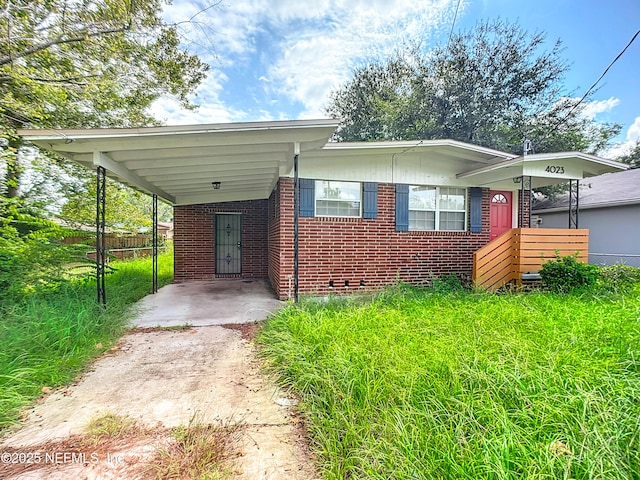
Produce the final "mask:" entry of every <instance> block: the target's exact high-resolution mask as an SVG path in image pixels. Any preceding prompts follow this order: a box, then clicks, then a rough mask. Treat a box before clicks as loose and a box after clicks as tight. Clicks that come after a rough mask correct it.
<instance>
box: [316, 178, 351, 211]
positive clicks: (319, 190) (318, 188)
mask: <svg viewBox="0 0 640 480" xmlns="http://www.w3.org/2000/svg"><path fill="white" fill-rule="evenodd" d="M324 182H327V183H328V184H329V186H331V184H332V183H351V184H354V185H358V195H359V197H358V199H357V200H351V199H338V198H326V197H321V196H320V195H319V193H322V191H323V189H322V184H323V183H324ZM363 196H364V195H363V193H362V182H352V181H345V180H316V181H315V185H314V199H313V211H314V216H316V217H325V218H326V217H330V218H362V209H363ZM318 200H321V201H324V202H349V201H351V202H356V201H357V202H358V214H357V215H327V214H319V213H318Z"/></svg>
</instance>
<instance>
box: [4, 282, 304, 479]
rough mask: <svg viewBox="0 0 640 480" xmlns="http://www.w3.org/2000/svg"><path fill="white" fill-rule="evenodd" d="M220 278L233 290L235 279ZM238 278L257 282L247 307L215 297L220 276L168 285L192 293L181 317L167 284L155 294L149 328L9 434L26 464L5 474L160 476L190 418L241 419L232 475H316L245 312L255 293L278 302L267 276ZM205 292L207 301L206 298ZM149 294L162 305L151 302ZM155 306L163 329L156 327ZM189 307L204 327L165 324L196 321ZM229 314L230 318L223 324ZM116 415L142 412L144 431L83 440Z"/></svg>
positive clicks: (9, 444)
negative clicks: (173, 440) (262, 364)
mask: <svg viewBox="0 0 640 480" xmlns="http://www.w3.org/2000/svg"><path fill="white" fill-rule="evenodd" d="M221 283H223V285H218V286H219V287H220V288H221V289H227V292H228V293H229V290H228V289H229V288H230V287H232V286H233V284H232V282H221ZM237 286H238V287H239V288H240V287H242V288H245V289H247V288H250V289H252V290H251V291H250V292H247V291H245V292H244V293H245V297H244V298H242V297H241V296H237V298H236V301H237V302H240V303H241V304H243V305H245V307H242V306H240V307H238V305H235V306H233V305H231V303H232V301H231V300H230V298H229V297H230V295H229V294H227V296H226V297H225V296H223V295H220V296H219V299H218V302H217V303H218V304H217V305H215V304H212V303H211V298H212V297H214V296H215V295H214V293H213V290H215V289H216V287H217V286H216V282H198V283H194V284H192V285H189V284H187V285H184V286H182V287H177V286H175V285H171V286H169V287H172V288H171V289H169V290H170V292H169V293H171V292H172V291H173V292H174V291H175V290H177V289H178V290H180V291H184V292H188V295H185V298H186V297H190V298H191V300H189V302H188V303H189V305H185V304H181V308H182V310H184V312H183V313H182V314H181V315H182V316H180V315H178V314H175V310H174V314H173V315H169V314H168V312H169V309H168V308H165V309H163V307H162V301H163V298H164V297H163V296H162V295H163V293H165V292H163V289H161V290H160V292H159V293H158V294H156V295H155V296H151V297H147V299H146V300H145V302H146V303H145V302H143V304H144V305H143V306H144V307H145V308H146V311H145V312H144V313H142V314H140V315H138V316H137V317H136V318H137V320H136V322H138V320H139V319H143V321H141V322H140V323H142V324H143V325H146V327H145V328H138V329H137V330H134V331H132V333H130V334H128V335H126V336H125V337H123V339H122V340H121V342H120V343H119V344H118V345H117V346H116V347H115V348H114V349H112V351H111V352H110V353H109V354H108V355H106V356H103V357H102V358H100V359H99V360H98V361H97V362H96V363H95V364H94V365H93V366H92V368H91V369H90V371H89V372H87V373H86V374H85V375H84V376H83V377H82V378H81V379H79V381H78V382H77V383H76V384H74V385H71V386H69V387H68V388H65V389H60V390H58V391H54V392H51V393H50V394H48V395H46V397H45V398H44V399H43V400H42V401H41V402H39V403H38V404H37V405H36V406H35V407H34V408H33V409H31V410H30V411H29V412H28V414H27V416H26V420H25V422H24V423H23V425H22V426H21V428H20V429H19V430H18V431H16V432H15V433H13V434H12V435H10V436H9V437H7V438H5V439H4V440H3V441H2V443H1V444H0V452H3V454H4V455H5V458H10V457H6V454H7V453H9V454H10V455H12V456H13V459H14V460H15V461H16V462H17V463H19V465H16V462H11V463H3V464H0V478H20V479H27V478H33V479H36V478H42V479H44V478H46V479H52V478H60V479H67V478H154V475H155V474H154V473H153V471H152V470H150V469H149V468H147V467H148V463H149V462H150V461H152V459H153V458H155V457H154V456H155V455H157V452H158V451H159V450H161V449H162V448H163V446H166V443H167V441H168V438H169V429H171V428H172V427H176V426H179V425H189V424H190V422H191V423H192V424H193V423H197V424H202V425H214V426H215V425H219V426H221V427H225V426H227V427H228V426H235V427H234V440H235V441H234V442H232V443H231V444H230V445H229V446H228V448H227V449H228V450H229V451H228V452H227V453H228V455H229V457H230V459H229V462H230V463H229V465H230V470H231V471H232V475H233V478H241V479H244V478H246V479H281V478H284V479H298V478H299V479H305V480H308V479H312V478H316V477H317V475H316V472H315V470H314V468H313V465H312V461H311V459H310V455H309V453H308V451H307V449H306V441H305V438H304V433H303V431H302V429H301V427H300V424H299V421H298V418H297V417H296V416H295V413H294V412H293V410H292V407H291V404H292V403H295V402H294V401H293V400H292V399H290V398H287V396H286V394H285V392H283V391H281V390H280V389H279V388H277V387H276V386H275V385H274V384H273V382H272V381H270V379H268V378H265V377H264V376H263V375H261V374H260V372H259V363H258V360H257V359H256V355H255V347H254V345H253V344H252V342H251V341H250V338H251V334H252V332H253V331H255V329H256V328H257V327H256V326H255V324H252V323H247V321H248V320H247V319H249V322H253V321H254V320H257V319H256V318H255V315H248V314H247V312H248V310H247V305H246V302H248V301H249V298H250V299H251V300H250V303H251V307H250V308H251V309H254V310H259V311H261V312H262V314H261V315H262V318H265V317H266V316H267V315H268V312H269V311H273V309H275V308H278V306H279V303H278V302H277V301H276V302H275V303H274V299H273V296H272V295H271V294H270V293H269V291H268V290H267V289H266V287H265V286H264V284H261V283H259V282H256V284H255V285H253V286H248V284H242V285H240V284H238V285H237ZM164 288H167V287H164ZM231 290H233V289H232V288H231ZM207 292H208V293H207ZM202 295H204V297H206V301H204V300H202V298H201V299H200V300H202V301H201V302H200V303H198V302H199V300H198V297H199V296H202ZM167 297H168V298H169V299H170V298H172V297H171V295H167ZM204 297H203V298H204ZM149 298H151V299H152V300H153V302H154V305H152V306H149V304H148V302H149ZM263 301H264V302H265V303H264V305H262V304H261V303H260V302H263ZM243 302H244V303H243ZM169 303H171V302H169ZM198 305H200V306H204V307H205V309H206V310H207V312H208V313H207V314H206V315H205V314H204V313H203V312H202V309H198ZM174 307H175V304H174ZM234 308H239V310H238V312H239V313H238V314H237V316H236V317H233V318H231V320H233V319H234V318H235V320H238V319H240V320H241V321H242V322H244V324H242V323H241V322H238V323H236V322H233V321H231V322H229V321H228V320H229V317H230V316H229V312H230V310H233V309H234ZM243 308H244V310H243ZM154 309H155V312H156V317H155V318H156V319H162V320H161V321H159V322H158V325H159V326H161V327H164V329H158V328H151V327H150V326H149V323H153V322H152V321H151V320H150V318H153V314H154ZM196 311H198V312H199V313H196ZM189 312H191V313H189ZM190 314H191V315H192V317H191V318H192V319H197V324H198V326H196V327H189V328H182V329H167V328H166V327H168V326H175V325H184V324H185V323H192V324H193V323H196V322H190V321H189V320H190V318H189V315H190ZM221 316H222V317H224V318H225V320H226V321H225V325H215V323H217V322H218V321H219V318H220V317H221ZM207 318H210V321H207ZM185 320H186V322H185ZM211 323H213V325H212V324H211ZM239 323H240V324H239ZM229 324H231V325H229ZM108 414H116V415H118V416H123V417H126V418H127V419H131V420H133V421H135V424H136V425H137V426H138V427H139V430H137V432H138V434H137V435H133V436H125V438H123V439H122V441H121V442H118V441H114V440H113V439H111V440H109V441H101V442H100V443H98V444H96V445H93V446H87V445H86V444H85V443H82V442H81V441H80V439H81V438H82V435H83V434H84V433H85V432H86V428H87V425H88V424H89V422H90V421H91V420H92V419H95V418H99V417H101V416H104V415H108ZM236 427H237V428H236ZM29 455H30V456H31V457H30V459H31V462H30V463H29ZM37 459H39V461H37V462H36V460H37Z"/></svg>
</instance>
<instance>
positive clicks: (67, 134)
mask: <svg viewBox="0 0 640 480" xmlns="http://www.w3.org/2000/svg"><path fill="white" fill-rule="evenodd" d="M339 124H340V123H339V121H338V120H335V119H320V120H284V121H280V120H278V121H270V122H238V123H211V124H202V125H172V126H162V127H139V128H105V129H100V128H95V129H73V130H65V129H60V130H56V129H46V130H45V129H19V130H18V135H20V136H21V137H23V138H25V139H26V140H29V141H44V140H49V141H51V140H58V141H67V142H68V141H73V140H84V139H105V138H124V137H151V136H157V135H194V134H203V133H233V132H247V131H264V130H286V129H292V128H318V127H333V128H337V127H338V125H339ZM47 131H48V132H53V134H48V135H44V134H43V133H42V132H47Z"/></svg>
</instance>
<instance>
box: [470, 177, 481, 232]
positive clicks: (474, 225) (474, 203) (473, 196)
mask: <svg viewBox="0 0 640 480" xmlns="http://www.w3.org/2000/svg"><path fill="white" fill-rule="evenodd" d="M469 217H470V218H469V231H470V232H471V233H480V232H482V188H480V187H471V188H470V189H469Z"/></svg>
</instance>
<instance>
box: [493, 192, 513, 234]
mask: <svg viewBox="0 0 640 480" xmlns="http://www.w3.org/2000/svg"><path fill="white" fill-rule="evenodd" d="M490 193H491V213H490V216H489V218H490V221H491V240H493V239H494V238H496V237H498V236H500V235H502V234H503V233H504V232H506V231H507V230H509V229H510V228H511V225H512V224H511V219H512V215H513V213H512V212H513V210H512V207H511V205H512V203H511V200H512V198H513V197H512V192H503V191H498V190H491V192H490Z"/></svg>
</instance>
